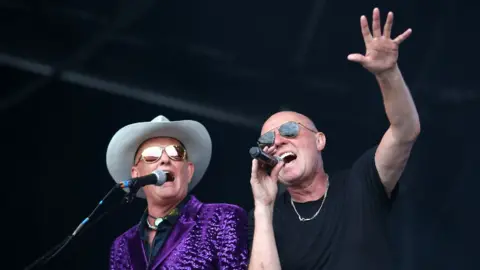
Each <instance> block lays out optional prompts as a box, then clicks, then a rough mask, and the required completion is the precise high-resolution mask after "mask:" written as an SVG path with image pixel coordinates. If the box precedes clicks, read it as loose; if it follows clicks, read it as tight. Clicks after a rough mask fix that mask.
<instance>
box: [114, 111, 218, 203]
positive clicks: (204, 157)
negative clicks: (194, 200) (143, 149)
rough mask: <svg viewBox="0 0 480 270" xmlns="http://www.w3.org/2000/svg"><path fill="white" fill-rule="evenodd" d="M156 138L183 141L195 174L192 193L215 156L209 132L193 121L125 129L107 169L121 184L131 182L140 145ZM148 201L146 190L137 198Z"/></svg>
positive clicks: (149, 123) (116, 138) (191, 186)
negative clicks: (126, 181)
mask: <svg viewBox="0 0 480 270" xmlns="http://www.w3.org/2000/svg"><path fill="white" fill-rule="evenodd" d="M155 137H171V138H174V139H177V140H179V141H180V142H181V143H182V144H183V145H184V146H185V148H186V150H187V153H188V158H189V161H191V162H192V163H193V164H194V166H195V170H194V173H193V176H192V180H191V182H190V184H189V189H188V190H189V191H191V190H192V189H193V188H194V187H195V186H196V185H197V184H198V183H199V182H200V180H201V179H202V177H203V175H204V174H205V172H206V170H207V168H208V165H209V164H210V159H211V156H212V140H211V138H210V135H209V133H208V131H207V129H206V128H205V127H204V126H203V125H202V124H200V123H199V122H196V121H192V120H182V121H172V122H140V123H135V124H130V125H127V126H125V127H123V128H121V129H120V130H119V131H118V132H117V133H115V135H114V136H113V138H112V139H111V141H110V143H109V145H108V148H107V168H108V171H109V173H110V175H111V176H112V178H113V179H114V180H115V182H117V183H119V182H122V181H125V180H128V179H131V169H132V166H133V163H134V158H135V154H136V152H137V150H138V148H139V147H140V145H141V144H142V143H143V142H145V141H146V140H148V139H151V138H155ZM136 196H137V197H139V198H145V193H144V191H143V188H141V189H139V190H138V192H137V194H136Z"/></svg>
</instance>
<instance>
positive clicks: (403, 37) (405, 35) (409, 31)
mask: <svg viewBox="0 0 480 270" xmlns="http://www.w3.org/2000/svg"><path fill="white" fill-rule="evenodd" d="M410 34H412V29H410V28H408V29H407V31H405V32H403V34H401V35H399V36H398V37H396V38H395V39H394V40H393V42H395V43H397V44H398V45H400V44H401V43H402V42H404V41H405V40H406V39H407V38H408V37H409V36H410Z"/></svg>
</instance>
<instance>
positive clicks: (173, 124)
mask: <svg viewBox="0 0 480 270" xmlns="http://www.w3.org/2000/svg"><path fill="white" fill-rule="evenodd" d="M211 154H212V142H211V139H210V135H209V133H208V131H207V130H206V128H205V127H204V126H203V125H202V124H200V123H199V122H196V121H192V120H183V121H169V120H168V119H167V118H166V117H164V116H162V115H161V116H158V117H156V118H155V119H153V120H152V121H151V122H140V123H134V124H130V125H127V126H125V127H123V128H121V129H120V130H119V131H118V132H117V133H116V134H115V135H114V136H113V138H112V140H111V141H110V144H109V146H108V149H107V167H108V171H109V172H110V174H111V176H112V177H113V179H114V180H115V181H116V182H117V183H119V182H121V181H124V180H126V179H129V178H132V177H140V176H144V175H148V174H150V173H152V172H153V171H154V170H157V169H160V170H163V171H165V172H168V173H169V174H170V176H171V179H170V180H171V181H168V182H166V183H165V184H163V185H162V186H155V185H148V186H145V187H143V188H141V189H140V190H138V192H137V194H136V196H137V197H139V198H145V199H146V200H147V210H146V211H145V213H144V214H143V216H142V218H141V220H140V223H139V224H138V225H136V226H134V227H132V228H130V229H129V230H128V231H126V232H125V233H123V234H122V235H121V236H119V237H118V238H117V239H115V241H114V243H113V245H112V248H111V252H110V269H180V268H181V269H246V268H247V258H248V256H247V253H248V244H247V243H248V236H247V235H248V232H247V223H248V221H247V214H246V211H245V210H243V209H242V208H240V207H238V206H235V205H230V204H225V203H222V204H204V203H202V202H200V201H198V200H197V199H196V198H195V196H193V195H188V193H189V192H190V191H191V190H192V189H193V187H195V186H196V185H197V184H198V183H199V182H200V180H201V179H202V177H203V175H204V173H205V171H206V170H207V168H208V165H209V163H210V158H211Z"/></svg>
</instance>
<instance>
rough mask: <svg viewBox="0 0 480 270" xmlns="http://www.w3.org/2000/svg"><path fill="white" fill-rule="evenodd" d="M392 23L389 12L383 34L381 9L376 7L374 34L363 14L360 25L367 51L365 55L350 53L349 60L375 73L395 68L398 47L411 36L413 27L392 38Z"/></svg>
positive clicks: (373, 24) (373, 25) (373, 23)
mask: <svg viewBox="0 0 480 270" xmlns="http://www.w3.org/2000/svg"><path fill="white" fill-rule="evenodd" d="M392 25H393V13H392V12H389V13H388V16H387V21H386V22H385V26H384V29H383V34H382V31H381V27H380V11H379V9H378V8H375V9H374V10H373V22H372V31H373V35H372V33H371V32H370V28H369V26H368V21H367V18H366V17H365V16H363V15H362V16H361V17H360V26H361V28H362V35H363V40H364V41H365V48H366V52H365V55H362V54H359V53H355V54H350V55H348V60H350V61H353V62H357V63H360V64H361V65H362V66H363V67H364V68H366V69H367V70H368V71H370V72H372V73H373V74H375V75H379V74H380V73H382V72H384V71H387V70H390V69H392V68H394V67H395V66H396V64H397V59H398V47H399V45H400V44H401V43H402V42H403V41H404V40H406V39H407V38H408V37H409V36H410V34H411V33H412V29H410V28H409V29H407V30H406V31H405V32H403V34H401V35H399V36H398V37H396V38H395V39H391V38H390V35H391V32H392Z"/></svg>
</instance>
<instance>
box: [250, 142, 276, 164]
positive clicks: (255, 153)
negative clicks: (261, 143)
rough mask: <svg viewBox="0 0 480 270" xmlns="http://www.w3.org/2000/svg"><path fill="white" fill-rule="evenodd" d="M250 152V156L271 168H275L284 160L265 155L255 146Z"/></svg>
mask: <svg viewBox="0 0 480 270" xmlns="http://www.w3.org/2000/svg"><path fill="white" fill-rule="evenodd" d="M249 152H250V156H252V158H254V159H256V160H258V161H260V162H261V163H263V164H265V165H267V166H268V167H270V168H273V167H275V165H277V163H278V162H279V161H281V160H282V159H281V158H279V157H277V156H272V155H269V154H267V153H265V152H264V151H263V150H262V149H260V147H258V146H254V147H252V148H250V151H249Z"/></svg>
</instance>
